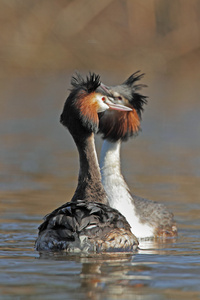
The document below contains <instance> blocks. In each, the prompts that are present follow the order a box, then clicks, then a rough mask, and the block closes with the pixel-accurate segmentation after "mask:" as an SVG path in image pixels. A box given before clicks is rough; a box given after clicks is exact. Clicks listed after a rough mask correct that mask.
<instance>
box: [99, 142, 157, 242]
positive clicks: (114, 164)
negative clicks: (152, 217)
mask: <svg viewBox="0 0 200 300" xmlns="http://www.w3.org/2000/svg"><path fill="white" fill-rule="evenodd" d="M120 147H121V141H117V142H115V143H111V142H109V141H108V140H104V142H103V146H102V149H101V156H100V169H101V177H102V179H101V180H102V183H103V186H104V189H105V191H106V193H107V196H108V201H109V204H110V206H111V207H113V208H115V209H117V210H118V211H119V212H120V213H121V214H122V215H124V216H125V218H126V219H127V221H128V222H129V224H130V226H131V231H132V232H133V234H135V235H136V237H137V238H145V237H152V236H153V228H152V227H150V226H149V225H147V224H143V223H141V221H140V219H139V217H138V215H136V212H135V206H134V202H133V199H132V196H131V194H130V190H129V188H128V186H127V184H126V182H125V180H124V177H123V176H122V174H121V166H120Z"/></svg>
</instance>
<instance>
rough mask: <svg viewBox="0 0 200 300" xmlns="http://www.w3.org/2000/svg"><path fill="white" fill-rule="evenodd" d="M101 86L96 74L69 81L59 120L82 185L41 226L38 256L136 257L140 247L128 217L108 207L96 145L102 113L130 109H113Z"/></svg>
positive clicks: (119, 107)
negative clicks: (113, 254) (133, 254)
mask: <svg viewBox="0 0 200 300" xmlns="http://www.w3.org/2000/svg"><path fill="white" fill-rule="evenodd" d="M100 84H101V82H100V77H99V75H96V74H94V73H92V74H91V73H90V74H89V75H88V76H87V77H86V79H84V78H83V77H82V76H81V75H80V74H77V75H75V76H73V77H72V79H71V85H72V89H71V92H70V94H69V96H68V98H67V100H66V102H65V104H64V108H63V112H62V114H61V117H60V121H61V123H62V124H63V125H64V126H65V127H67V129H68V130H69V132H70V134H71V135H72V137H73V139H74V142H75V144H76V146H77V149H78V153H79V163H80V167H79V176H78V184H77V188H76V190H75V193H74V195H73V197H72V199H71V201H70V202H67V203H65V204H64V205H62V206H60V207H58V208H57V209H55V210H54V211H53V212H51V213H50V214H48V215H46V216H45V218H44V222H43V223H42V224H41V225H40V226H39V233H38V238H37V240H36V243H35V247H36V250H38V251H59V250H64V251H67V252H118V251H120V252H132V251H134V250H136V248H137V246H138V240H137V238H136V237H135V236H134V235H133V234H132V232H131V230H130V225H129V224H128V222H127V221H126V219H125V217H124V216H123V215H122V214H121V213H119V212H118V211H117V210H116V209H114V208H111V207H110V206H109V205H108V199H107V195H106V193H105V190H104V188H103V185H102V183H101V175H100V168H99V164H98V160H97V154H96V149H95V144H94V134H95V133H96V132H97V131H98V128H99V118H98V114H99V113H100V112H103V111H105V110H108V109H125V110H127V109H128V110H131V109H130V108H127V107H123V106H121V105H118V104H113V103H112V102H111V99H110V98H109V97H108V95H106V94H107V93H106V92H102V91H101V92H100V91H98V88H99V87H100Z"/></svg>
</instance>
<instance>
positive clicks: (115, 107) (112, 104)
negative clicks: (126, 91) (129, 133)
mask: <svg viewBox="0 0 200 300" xmlns="http://www.w3.org/2000/svg"><path fill="white" fill-rule="evenodd" d="M100 87H101V88H102V89H103V90H104V91H105V92H106V93H107V94H110V97H109V96H108V97H107V100H106V101H105V103H106V104H107V105H108V106H109V108H110V109H113V110H119V111H132V108H130V107H128V106H125V105H122V104H118V103H115V100H114V98H113V97H112V95H111V93H110V91H109V88H108V87H107V86H106V85H104V84H103V83H101V85H100Z"/></svg>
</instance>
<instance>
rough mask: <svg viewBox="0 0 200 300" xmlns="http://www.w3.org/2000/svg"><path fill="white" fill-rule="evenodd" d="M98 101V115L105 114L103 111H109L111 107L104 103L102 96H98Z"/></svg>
mask: <svg viewBox="0 0 200 300" xmlns="http://www.w3.org/2000/svg"><path fill="white" fill-rule="evenodd" d="M96 100H97V102H98V109H97V112H98V113H100V112H103V111H105V110H107V109H109V106H108V105H107V104H106V103H105V102H103V100H102V97H101V96H99V95H98V96H97V97H96Z"/></svg>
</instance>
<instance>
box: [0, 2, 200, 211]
mask: <svg viewBox="0 0 200 300" xmlns="http://www.w3.org/2000/svg"><path fill="white" fill-rule="evenodd" d="M0 26H1V33H0V37H1V38H0V43H1V45H0V60H1V68H0V79H1V88H0V96H1V101H0V104H1V109H0V136H1V150H0V158H1V162H0V166H1V182H0V186H1V198H2V203H1V206H2V208H4V209H5V210H6V211H10V209H11V206H10V205H8V203H10V204H12V205H13V207H14V209H19V210H20V211H21V209H22V207H23V209H25V210H26V211H27V213H31V214H32V213H33V214H34V213H35V212H36V211H37V212H38V209H39V212H40V213H41V214H43V213H45V212H46V211H48V209H53V208H54V207H55V206H56V205H57V204H60V203H63V202H64V201H66V198H67V200H70V197H71V195H72V194H73V191H74V188H75V186H76V181H77V173H78V162H77V153H76V150H75V146H74V143H73V141H72V139H71V137H70V136H69V134H68V132H67V130H65V129H64V128H62V126H61V125H60V124H59V115H60V113H61V110H62V107H63V103H64V101H65V99H66V97H67V95H68V89H69V87H70V77H71V75H72V74H73V73H74V72H75V71H76V70H79V71H80V72H82V73H83V74H85V73H87V72H88V71H95V72H97V73H99V74H100V75H101V79H102V81H103V82H104V83H105V84H108V85H109V84H118V83H120V82H122V81H124V80H125V79H126V78H127V77H128V76H129V75H130V74H132V73H133V72H135V71H137V70H141V72H144V73H145V77H144V78H143V80H142V83H144V84H147V85H148V87H147V88H145V89H144V90H143V94H145V95H148V96H149V103H148V106H146V108H145V113H144V115H143V122H142V132H141V133H140V135H139V136H138V137H137V139H133V140H131V141H130V142H128V143H125V144H124V145H123V153H122V168H123V171H124V174H125V176H126V178H127V180H128V182H129V184H130V187H131V189H132V190H133V188H135V189H136V193H138V194H140V195H141V196H144V197H147V198H154V199H155V200H158V201H166V202H167V203H168V205H169V206H170V205H171V206H170V207H172V210H173V211H174V210H175V211H176V205H175V204H174V198H175V197H176V200H177V201H178V203H179V200H180V201H185V202H187V201H191V199H192V201H194V202H196V201H197V199H198V198H199V188H198V187H199V183H200V181H199V177H200V170H199V167H200V161H199V150H200V139H199V131H200V121H199V112H200V89H199V82H200V1H199V0H190V1H188V0H173V1H168V0H148V1H145V0H142V1H141V0H140V1H139V0H138V1H137V0H126V1H122V0H101V1H93V0H68V1H66V0H65V1H64V0H56V1H48V0H42V1H32V0H26V1H22V0H18V1H14V0H0ZM100 146H101V140H100V139H97V149H98V152H99V150H100ZM125 158H126V159H125ZM37 200H38V201H39V202H37ZM43 200H44V201H43ZM45 200H47V201H45ZM9 201H10V202H9ZM177 211H178V214H181V212H180V207H179V206H178V208H177ZM194 213H195V210H194Z"/></svg>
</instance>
